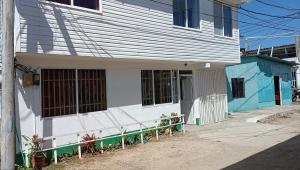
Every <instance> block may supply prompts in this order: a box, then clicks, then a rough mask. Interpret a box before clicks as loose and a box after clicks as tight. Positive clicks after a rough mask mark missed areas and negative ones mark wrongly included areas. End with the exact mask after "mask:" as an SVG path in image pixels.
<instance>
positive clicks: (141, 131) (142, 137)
mask: <svg viewBox="0 0 300 170" xmlns="http://www.w3.org/2000/svg"><path fill="white" fill-rule="evenodd" d="M140 133H141V144H144V136H143V129H142V124H140Z"/></svg>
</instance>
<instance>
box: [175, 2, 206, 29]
mask: <svg viewBox="0 0 300 170" xmlns="http://www.w3.org/2000/svg"><path fill="white" fill-rule="evenodd" d="M184 1H185V24H184V26H179V25H174V23H173V26H174V27H175V28H183V29H187V30H195V31H201V30H202V20H201V12H200V10H201V9H200V7H201V1H200V0H199V28H191V27H189V19H188V3H187V1H188V0H184ZM172 10H174V8H173V6H172ZM173 17H174V16H173Z"/></svg>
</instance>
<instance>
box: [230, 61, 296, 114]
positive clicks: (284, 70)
mask: <svg viewBox="0 0 300 170" xmlns="http://www.w3.org/2000/svg"><path fill="white" fill-rule="evenodd" d="M226 75H227V93H228V109H229V112H236V111H243V110H251V109H257V108H261V107H270V106H274V105H275V95H274V76H280V84H281V97H282V104H291V103H292V89H291V66H289V65H287V64H283V63H280V62H276V61H270V60H266V59H263V58H260V57H242V58H241V64H237V65H231V66H227V67H226ZM232 78H244V79H245V98H238V99H237V98H233V97H232V87H231V79H232Z"/></svg>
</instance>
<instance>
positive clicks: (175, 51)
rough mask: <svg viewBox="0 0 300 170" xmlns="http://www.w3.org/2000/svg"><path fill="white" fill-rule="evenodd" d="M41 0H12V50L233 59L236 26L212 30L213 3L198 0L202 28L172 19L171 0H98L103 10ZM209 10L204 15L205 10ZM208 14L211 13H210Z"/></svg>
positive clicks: (235, 58) (235, 60)
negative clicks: (220, 32) (222, 32)
mask: <svg viewBox="0 0 300 170" xmlns="http://www.w3.org/2000/svg"><path fill="white" fill-rule="evenodd" d="M42 1H43V0H17V10H16V20H17V21H18V22H19V27H18V28H19V31H18V32H19V36H18V41H17V47H18V49H17V52H26V53H41V54H62V55H72V56H94V57H106V58H131V59H156V60H178V61H197V62H226V63H238V62H239V61H240V57H239V56H240V55H239V48H240V46H239V30H238V23H237V22H236V21H235V20H237V13H236V12H233V19H234V21H233V28H234V29H233V37H222V36H216V35H214V23H213V16H212V15H213V3H212V1H211V0H201V2H200V6H201V7H200V8H201V9H200V11H201V13H202V14H201V30H200V29H199V30H195V29H185V28H181V27H175V26H174V25H173V12H172V0H158V1H161V2H163V3H166V4H169V5H163V4H160V3H157V2H152V1H150V0H102V2H103V14H99V13H94V12H86V11H84V10H78V9H73V8H70V7H65V6H61V5H57V4H53V3H52V4H51V3H50V4H49V3H45V2H42ZM205 14H208V15H205ZM209 15H210V16H209Z"/></svg>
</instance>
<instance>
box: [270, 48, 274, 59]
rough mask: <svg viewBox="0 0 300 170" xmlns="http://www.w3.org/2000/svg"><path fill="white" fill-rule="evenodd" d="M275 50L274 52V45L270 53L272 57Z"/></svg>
mask: <svg viewBox="0 0 300 170" xmlns="http://www.w3.org/2000/svg"><path fill="white" fill-rule="evenodd" d="M273 52H274V47H273V46H272V48H271V53H270V57H273Z"/></svg>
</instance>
